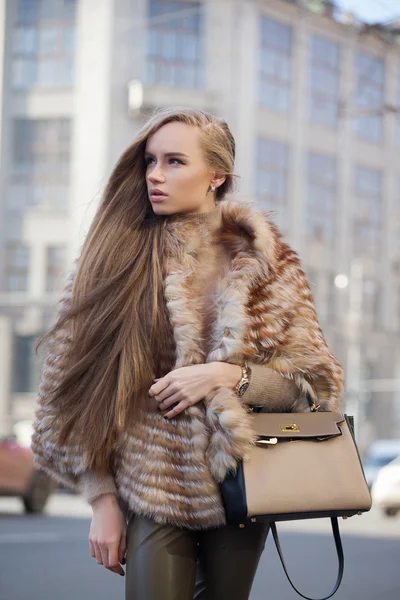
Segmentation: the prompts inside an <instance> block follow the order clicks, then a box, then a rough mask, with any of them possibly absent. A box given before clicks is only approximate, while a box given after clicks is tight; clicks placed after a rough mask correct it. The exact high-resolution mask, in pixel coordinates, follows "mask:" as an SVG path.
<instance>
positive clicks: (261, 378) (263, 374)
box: [242, 362, 309, 412]
mask: <svg viewBox="0 0 400 600" xmlns="http://www.w3.org/2000/svg"><path fill="white" fill-rule="evenodd" d="M248 366H249V368H250V369H251V375H250V386H249V388H248V389H247V391H246V392H245V393H244V395H243V396H242V401H243V402H244V403H245V404H254V405H263V406H266V407H267V408H268V411H269V412H303V411H307V410H309V404H308V400H307V397H306V395H305V394H304V393H303V392H301V390H300V388H299V387H298V386H297V385H296V383H295V382H294V381H291V380H289V379H287V378H286V377H283V375H281V374H280V373H278V372H277V371H275V370H274V369H272V368H271V367H269V366H268V365H258V364H255V363H251V362H249V363H248Z"/></svg>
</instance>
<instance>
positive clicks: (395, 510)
mask: <svg viewBox="0 0 400 600" xmlns="http://www.w3.org/2000/svg"><path fill="white" fill-rule="evenodd" d="M398 511H399V509H398V508H384V509H383V512H384V513H385V515H386V516H387V517H395V516H396V515H397V513H398Z"/></svg>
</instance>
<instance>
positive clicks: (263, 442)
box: [255, 437, 278, 446]
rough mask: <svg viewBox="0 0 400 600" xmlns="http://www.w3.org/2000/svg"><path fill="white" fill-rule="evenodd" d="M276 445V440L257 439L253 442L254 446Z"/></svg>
mask: <svg viewBox="0 0 400 600" xmlns="http://www.w3.org/2000/svg"><path fill="white" fill-rule="evenodd" d="M277 443H278V438H276V437H275V438H268V439H267V438H259V439H258V440H256V441H255V444H256V446H275V444H277Z"/></svg>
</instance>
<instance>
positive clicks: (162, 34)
mask: <svg viewBox="0 0 400 600" xmlns="http://www.w3.org/2000/svg"><path fill="white" fill-rule="evenodd" d="M148 6H149V19H150V21H149V30H148V38H147V56H148V60H147V73H146V79H147V83H148V84H149V85H165V86H168V87H181V88H199V87H202V85H203V47H202V6H201V3H200V2H185V1H183V0H181V1H180V2H169V1H165V0H164V1H163V0H150V2H149V5H148Z"/></svg>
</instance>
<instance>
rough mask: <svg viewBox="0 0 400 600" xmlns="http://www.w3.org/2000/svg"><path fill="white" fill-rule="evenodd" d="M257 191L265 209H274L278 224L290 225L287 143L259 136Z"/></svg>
mask: <svg viewBox="0 0 400 600" xmlns="http://www.w3.org/2000/svg"><path fill="white" fill-rule="evenodd" d="M256 156H257V164H256V174H255V191H256V197H257V202H258V204H259V206H260V207H261V208H262V209H263V210H267V211H273V213H274V215H273V216H274V218H275V220H276V221H277V223H278V225H279V226H280V227H281V228H282V229H283V230H286V229H287V228H288V227H289V221H288V218H289V215H288V206H287V204H288V202H287V199H288V198H287V196H288V194H287V180H288V168H289V151H288V147H287V145H286V144H282V143H281V142H277V141H275V140H270V139H268V138H264V137H259V138H258V139H257V142H256Z"/></svg>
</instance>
